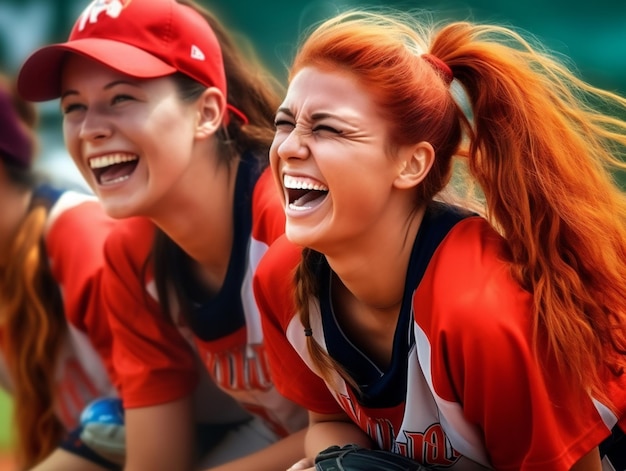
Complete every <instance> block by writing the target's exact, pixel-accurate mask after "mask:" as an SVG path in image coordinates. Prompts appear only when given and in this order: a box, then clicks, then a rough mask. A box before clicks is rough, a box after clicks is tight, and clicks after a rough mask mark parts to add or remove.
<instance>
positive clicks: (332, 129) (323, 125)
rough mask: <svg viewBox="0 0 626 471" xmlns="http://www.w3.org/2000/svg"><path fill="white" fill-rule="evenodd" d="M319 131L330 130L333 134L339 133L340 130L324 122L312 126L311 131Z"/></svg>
mask: <svg viewBox="0 0 626 471" xmlns="http://www.w3.org/2000/svg"><path fill="white" fill-rule="evenodd" d="M320 131H327V132H331V133H333V134H341V131H340V130H338V129H335V128H333V127H332V126H328V125H325V124H320V125H318V126H315V127H314V128H313V132H320Z"/></svg>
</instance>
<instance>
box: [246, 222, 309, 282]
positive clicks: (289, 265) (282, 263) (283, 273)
mask: <svg viewBox="0 0 626 471" xmlns="http://www.w3.org/2000/svg"><path fill="white" fill-rule="evenodd" d="M301 255H302V247H300V246H298V245H295V244H292V243H291V242H290V241H289V240H288V239H287V237H286V236H285V235H284V234H282V235H281V236H279V237H278V238H277V239H276V240H275V241H274V243H273V244H272V245H271V246H270V247H269V248H268V250H267V252H266V253H265V255H264V256H263V258H262V259H261V261H260V262H259V266H258V269H257V272H256V277H257V278H258V279H259V281H260V282H262V283H263V284H276V283H280V284H281V285H282V284H284V283H286V282H287V281H289V282H291V280H292V278H293V276H292V275H293V274H294V271H295V269H296V267H297V266H298V263H299V262H300V258H301Z"/></svg>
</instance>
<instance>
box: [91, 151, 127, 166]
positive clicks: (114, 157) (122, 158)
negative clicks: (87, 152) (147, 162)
mask: <svg viewBox="0 0 626 471" xmlns="http://www.w3.org/2000/svg"><path fill="white" fill-rule="evenodd" d="M137 159H138V157H137V156H136V155H130V154H109V155H102V156H100V157H94V158H93V159H89V166H90V167H91V168H104V167H108V166H110V165H115V164H121V163H122V162H132V161H133V160H137Z"/></svg>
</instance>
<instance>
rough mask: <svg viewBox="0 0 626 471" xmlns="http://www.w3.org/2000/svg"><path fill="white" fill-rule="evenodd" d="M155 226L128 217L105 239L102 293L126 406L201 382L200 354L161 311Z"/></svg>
mask: <svg viewBox="0 0 626 471" xmlns="http://www.w3.org/2000/svg"><path fill="white" fill-rule="evenodd" d="M154 230H155V229H154V226H153V224H152V223H151V222H150V221H148V220H147V219H142V218H131V219H126V220H123V221H122V223H121V224H119V225H118V226H117V227H116V229H115V231H113V232H112V233H111V235H110V236H109V238H108V239H107V241H106V245H105V257H106V264H105V269H104V274H103V296H104V299H105V301H106V307H107V311H108V314H109V319H110V324H111V330H112V333H113V361H114V366H115V370H116V374H117V377H118V378H119V381H120V384H121V396H122V398H123V401H124V407H125V408H136V407H147V406H152V405H157V404H162V403H166V402H171V401H174V400H177V399H180V398H182V397H184V396H186V395H187V394H190V393H191V391H192V390H193V388H194V387H195V385H196V382H197V370H196V360H195V354H194V353H193V351H192V349H191V347H190V345H189V344H188V343H187V341H186V340H185V339H184V338H183V336H182V334H181V332H180V331H179V329H178V328H177V327H176V326H175V325H174V324H173V323H172V322H170V321H169V320H167V319H166V318H165V315H164V314H163V312H162V311H161V309H160V307H159V304H158V302H157V301H156V292H155V290H154V289H153V286H154V284H153V283H152V276H151V273H152V271H148V272H146V270H150V268H151V267H150V266H148V267H147V268H146V267H145V265H146V260H148V258H149V255H150V250H151V247H152V242H153V237H154Z"/></svg>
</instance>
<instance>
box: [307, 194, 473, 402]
mask: <svg viewBox="0 0 626 471" xmlns="http://www.w3.org/2000/svg"><path fill="white" fill-rule="evenodd" d="M471 215H472V214H471V213H468V212H465V211H461V210H460V209H458V208H456V207H452V206H449V205H444V204H443V203H438V202H433V203H432V204H431V205H430V206H429V207H428V208H427V210H426V213H425V214H424V218H423V220H422V223H421V225H420V228H419V231H418V233H417V236H416V238H415V241H414V243H413V248H412V250H411V258H410V261H409V267H408V273H407V277H406V282H405V286H404V295H403V298H402V305H401V308H400V315H399V319H398V324H397V326H396V331H395V334H394V345H393V354H392V358H391V364H390V365H389V367H388V368H387V369H386V370H383V369H382V368H380V367H379V366H377V365H376V364H375V363H374V362H373V361H372V360H371V359H369V358H368V357H367V355H366V354H365V353H364V352H363V351H361V350H360V349H359V348H358V347H357V346H356V345H354V344H353V343H352V342H351V341H350V340H349V338H348V336H347V335H346V334H345V333H344V332H343V330H342V329H341V327H340V324H339V322H338V321H337V318H336V316H335V314H334V312H333V309H332V303H331V299H332V297H331V289H330V287H331V280H332V273H331V270H330V267H329V266H328V264H327V263H326V262H325V261H324V263H323V264H322V266H321V267H320V272H319V278H318V280H320V291H321V292H320V297H319V298H320V310H321V314H322V325H323V328H324V338H325V339H326V348H327V350H328V353H329V354H330V356H331V357H332V358H334V359H335V360H336V361H338V362H339V364H341V365H342V366H343V367H344V368H345V369H346V372H348V373H349V374H350V375H351V376H352V378H353V379H354V380H355V381H356V383H357V384H358V385H359V391H354V392H355V394H356V396H357V398H358V401H359V403H360V404H361V405H363V406H365V407H374V408H376V407H378V408H382V407H393V406H396V405H398V404H401V403H402V402H404V400H405V395H406V371H407V361H408V352H409V350H410V349H411V347H412V345H413V344H414V342H415V340H414V338H413V335H412V332H413V329H412V323H413V315H412V299H413V292H414V291H415V289H416V288H417V286H418V285H419V283H420V281H421V279H422V277H423V276H424V273H425V271H426V268H427V267H428V264H429V263H430V259H431V258H432V256H433V254H434V253H435V250H436V249H437V247H438V246H439V244H440V243H441V241H442V240H443V239H444V238H445V236H446V235H447V234H448V232H449V231H450V230H451V229H452V228H453V227H454V225H456V224H457V223H458V222H460V221H461V220H463V219H464V218H466V217H468V216H471Z"/></svg>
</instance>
